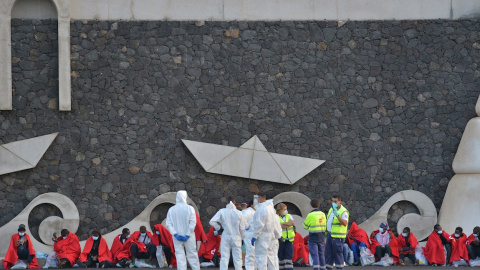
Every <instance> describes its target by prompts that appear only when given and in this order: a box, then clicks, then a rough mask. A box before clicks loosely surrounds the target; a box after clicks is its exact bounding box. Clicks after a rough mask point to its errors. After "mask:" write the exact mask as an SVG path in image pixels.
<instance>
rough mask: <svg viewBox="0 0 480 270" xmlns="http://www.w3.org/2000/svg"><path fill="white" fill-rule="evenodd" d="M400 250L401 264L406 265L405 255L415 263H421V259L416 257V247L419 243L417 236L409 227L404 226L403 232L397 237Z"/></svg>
mask: <svg viewBox="0 0 480 270" xmlns="http://www.w3.org/2000/svg"><path fill="white" fill-rule="evenodd" d="M397 242H398V252H399V253H400V256H399V258H400V260H399V264H400V265H401V266H405V257H407V258H408V259H410V261H412V263H415V265H418V264H419V261H418V260H417V258H416V257H415V248H416V247H417V245H418V241H417V238H416V237H415V235H413V233H411V232H410V228H409V227H405V228H403V232H402V233H401V234H400V235H399V236H398V238H397Z"/></svg>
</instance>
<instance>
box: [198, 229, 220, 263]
mask: <svg viewBox="0 0 480 270" xmlns="http://www.w3.org/2000/svg"><path fill="white" fill-rule="evenodd" d="M214 231H215V229H214V228H213V227H210V230H209V231H208V233H207V241H206V242H203V243H202V244H200V249H199V250H198V257H200V256H203V257H204V258H205V259H207V260H211V259H212V258H213V255H215V254H217V255H218V256H220V250H219V249H220V241H221V240H222V237H221V236H220V235H219V236H215V234H214Z"/></svg>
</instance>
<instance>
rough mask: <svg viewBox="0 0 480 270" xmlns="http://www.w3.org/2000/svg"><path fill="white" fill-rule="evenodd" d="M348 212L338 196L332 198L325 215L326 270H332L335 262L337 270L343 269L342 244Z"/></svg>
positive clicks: (345, 233)
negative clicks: (330, 205) (326, 232)
mask: <svg viewBox="0 0 480 270" xmlns="http://www.w3.org/2000/svg"><path fill="white" fill-rule="evenodd" d="M348 216H349V213H348V210H347V209H346V208H345V207H344V206H343V205H342V200H341V198H340V196H338V195H335V196H333V197H332V207H331V208H330V210H329V211H328V215H327V231H328V235H327V243H326V245H325V254H326V255H325V260H326V264H327V269H333V263H334V262H335V265H336V268H337V269H343V265H344V263H345V262H344V257H343V243H345V237H346V236H347V226H348Z"/></svg>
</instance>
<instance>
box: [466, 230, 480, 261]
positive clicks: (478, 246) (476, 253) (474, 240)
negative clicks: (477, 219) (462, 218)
mask: <svg viewBox="0 0 480 270" xmlns="http://www.w3.org/2000/svg"><path fill="white" fill-rule="evenodd" d="M479 235H480V227H478V226H477V227H475V228H473V233H472V234H471V235H470V236H469V237H468V240H467V249H468V255H469V256H470V260H475V259H477V258H478V257H480V239H479Z"/></svg>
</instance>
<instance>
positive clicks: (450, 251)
mask: <svg viewBox="0 0 480 270" xmlns="http://www.w3.org/2000/svg"><path fill="white" fill-rule="evenodd" d="M444 247H445V249H446V250H447V261H446V262H445V264H447V265H448V264H450V256H452V245H451V244H446V245H444Z"/></svg>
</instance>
